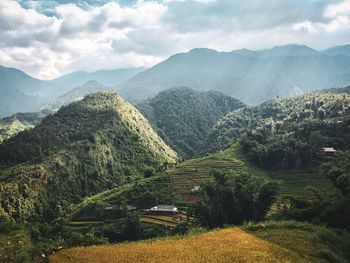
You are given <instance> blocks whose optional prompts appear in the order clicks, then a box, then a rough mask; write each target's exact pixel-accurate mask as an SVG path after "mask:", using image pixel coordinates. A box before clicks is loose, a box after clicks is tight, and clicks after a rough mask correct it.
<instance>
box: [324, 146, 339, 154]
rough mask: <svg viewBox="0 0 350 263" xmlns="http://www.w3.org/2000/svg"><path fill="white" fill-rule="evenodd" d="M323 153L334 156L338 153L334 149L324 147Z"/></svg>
mask: <svg viewBox="0 0 350 263" xmlns="http://www.w3.org/2000/svg"><path fill="white" fill-rule="evenodd" d="M322 150H323V152H324V153H328V154H329V153H330V154H333V153H336V151H337V150H336V149H334V148H333V147H323V148H322Z"/></svg>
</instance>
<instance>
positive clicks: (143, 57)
mask: <svg viewBox="0 0 350 263" xmlns="http://www.w3.org/2000/svg"><path fill="white" fill-rule="evenodd" d="M18 1H19V2H17V1H14V0H0V64H4V65H6V66H13V67H17V68H20V69H22V70H24V71H26V72H28V73H30V74H32V75H33V76H35V77H40V78H45V79H46V78H52V77H56V76H58V75H60V74H63V73H67V72H70V71H75V70H96V69H99V68H121V67H132V66H152V65H153V64H155V63H157V62H160V61H161V60H163V59H165V58H166V57H168V56H170V55H172V54H173V53H176V52H184V51H187V50H189V49H191V48H195V47H208V48H215V49H219V50H226V51H228V50H232V49H235V48H243V47H245V48H255V49H261V48H267V47H271V46H273V45H280V44H287V43H300V44H308V45H311V46H312V47H316V48H324V47H327V46H329V45H336V44H338V43H339V44H343V43H344V42H350V34H345V33H347V32H348V31H349V28H350V1H349V0H346V1H338V0H332V1H326V0H317V1H315V0H310V1H304V0H286V1H280V0H265V1H261V0H251V1H238V0H163V1H161V0H158V1H156V0H152V1H151V0H149V1H147V0H138V1H136V0H135V1H133V3H132V4H123V5H121V4H118V2H116V1H112V0H111V1H110V2H108V1H107V0H103V1H101V2H100V4H95V5H94V1H93V0H89V1H88V2H85V4H83V1H77V2H76V3H79V4H72V3H68V4H58V3H59V1H58V0H50V1H47V2H46V1H45V4H43V3H44V2H38V1H26V0H18ZM64 2H68V1H64ZM124 2H125V1H124ZM20 3H21V4H22V5H21V4H20ZM23 3H26V5H23ZM87 3H88V4H87ZM96 3H97V2H96Z"/></svg>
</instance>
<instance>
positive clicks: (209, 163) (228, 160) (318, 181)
mask: <svg viewBox="0 0 350 263" xmlns="http://www.w3.org/2000/svg"><path fill="white" fill-rule="evenodd" d="M214 168H215V169H233V170H236V171H248V172H250V173H252V174H255V175H260V176H263V177H271V178H274V179H276V180H279V181H280V182H281V185H280V194H281V196H284V195H288V194H294V195H298V196H308V195H309V194H310V193H309V192H308V191H306V189H305V188H306V187H307V186H313V187H316V188H318V189H321V190H329V189H333V187H332V184H331V183H330V181H329V180H327V179H325V178H324V177H323V176H322V175H321V174H320V173H318V172H307V171H304V170H301V171H293V170H286V171H284V170H278V171H266V170H263V169H261V168H259V167H257V166H254V165H252V164H251V163H249V162H248V161H247V160H246V159H245V157H244V156H243V155H242V154H241V153H240V149H239V145H238V144H233V145H231V146H230V147H228V148H227V149H225V150H223V151H221V152H218V153H215V154H211V155H209V156H207V157H203V158H197V159H192V160H187V161H185V162H183V163H181V164H179V165H177V166H175V167H173V168H172V169H170V170H168V172H169V174H170V175H171V179H172V189H173V194H174V196H175V197H177V198H179V199H185V197H186V196H187V195H188V193H189V192H190V190H191V189H192V188H193V187H194V186H196V185H200V184H201V183H204V182H207V181H209V180H211V176H210V170H211V169H214Z"/></svg>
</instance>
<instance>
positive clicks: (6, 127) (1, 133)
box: [0, 110, 50, 143]
mask: <svg viewBox="0 0 350 263" xmlns="http://www.w3.org/2000/svg"><path fill="white" fill-rule="evenodd" d="M49 113H50V111H48V110H43V111H39V112H24V113H16V114H13V115H12V116H10V117H5V118H2V119H0V143H2V142H3V140H6V139H9V138H10V137H12V136H14V135H16V134H17V133H19V132H21V131H23V130H26V129H30V128H33V127H34V126H35V125H37V124H38V123H40V122H41V120H42V119H43V118H44V117H45V116H47V115H48V114H49Z"/></svg>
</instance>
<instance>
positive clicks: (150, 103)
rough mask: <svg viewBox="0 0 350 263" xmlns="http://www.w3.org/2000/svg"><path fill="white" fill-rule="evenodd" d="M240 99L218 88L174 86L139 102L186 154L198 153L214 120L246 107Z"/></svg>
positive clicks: (167, 139) (162, 132)
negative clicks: (198, 89)
mask: <svg viewBox="0 0 350 263" xmlns="http://www.w3.org/2000/svg"><path fill="white" fill-rule="evenodd" d="M243 106H244V104H243V103H242V102H240V101H239V100H237V99H234V98H231V97H229V96H226V95H224V94H222V93H220V92H217V91H208V92H198V91H194V90H191V89H189V88H186V87H178V88H171V89H168V90H165V91H162V92H160V93H159V94H158V95H157V96H155V97H154V98H152V99H149V100H147V101H145V102H143V103H141V104H139V105H138V106H137V108H138V109H139V110H140V111H141V113H142V114H143V115H144V116H145V117H146V118H147V119H148V120H149V121H150V122H151V123H152V125H153V126H154V127H155V129H156V130H157V132H158V133H159V134H160V136H161V137H162V138H163V140H164V141H165V142H166V143H168V144H169V145H170V146H171V147H172V148H173V149H174V150H175V151H176V152H177V153H179V154H180V155H181V156H182V157H183V158H190V157H194V156H198V155H199V154H200V153H202V151H203V150H204V148H205V143H206V140H207V137H208V135H209V133H210V132H211V130H212V127H213V126H214V124H215V123H216V122H217V121H218V120H219V119H220V118H222V117H224V116H225V115H226V114H227V113H229V112H231V111H233V110H235V109H238V108H241V107H243Z"/></svg>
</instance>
